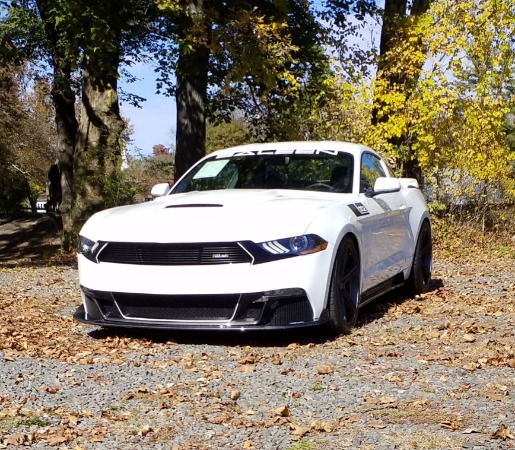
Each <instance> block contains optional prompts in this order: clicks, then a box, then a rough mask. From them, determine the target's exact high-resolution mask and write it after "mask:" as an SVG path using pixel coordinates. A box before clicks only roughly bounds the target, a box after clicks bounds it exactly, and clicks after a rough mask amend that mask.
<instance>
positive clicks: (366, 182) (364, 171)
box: [359, 153, 386, 192]
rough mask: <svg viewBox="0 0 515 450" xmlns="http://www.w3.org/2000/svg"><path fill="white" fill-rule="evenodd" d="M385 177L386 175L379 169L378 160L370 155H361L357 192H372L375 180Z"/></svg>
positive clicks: (379, 163)
mask: <svg viewBox="0 0 515 450" xmlns="http://www.w3.org/2000/svg"><path fill="white" fill-rule="evenodd" d="M385 176H386V174H385V173H384V170H383V168H382V167H381V162H380V160H379V158H378V157H376V156H375V155H372V154H371V153H363V155H362V157H361V171H360V186H359V192H365V191H368V190H371V191H372V190H373V189H374V183H375V181H376V179H377V178H379V177H385Z"/></svg>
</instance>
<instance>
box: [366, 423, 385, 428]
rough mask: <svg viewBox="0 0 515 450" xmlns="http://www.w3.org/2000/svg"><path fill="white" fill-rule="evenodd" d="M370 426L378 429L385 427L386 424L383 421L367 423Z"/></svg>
mask: <svg viewBox="0 0 515 450" xmlns="http://www.w3.org/2000/svg"><path fill="white" fill-rule="evenodd" d="M367 427H368V428H377V429H383V428H386V425H384V424H382V423H367Z"/></svg>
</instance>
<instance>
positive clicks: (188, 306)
mask: <svg viewBox="0 0 515 450" xmlns="http://www.w3.org/2000/svg"><path fill="white" fill-rule="evenodd" d="M113 296H114V300H115V302H116V305H117V306H118V308H119V309H120V311H121V313H122V314H123V315H124V316H125V317H127V318H143V319H147V320H199V321H201V320H230V319H231V317H232V316H233V314H234V310H235V309H236V305H237V304H238V300H239V298H240V296H239V295H236V294H235V295H220V296H215V295H211V296H209V297H208V296H204V295H188V296H178V295H174V296H163V295H155V296H154V295H145V296H141V295H137V294H120V293H116V294H113Z"/></svg>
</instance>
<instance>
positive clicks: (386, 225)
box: [359, 152, 412, 290]
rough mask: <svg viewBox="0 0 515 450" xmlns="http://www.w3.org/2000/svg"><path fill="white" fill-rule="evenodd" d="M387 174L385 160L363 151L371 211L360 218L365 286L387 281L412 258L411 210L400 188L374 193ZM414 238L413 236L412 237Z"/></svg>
mask: <svg viewBox="0 0 515 450" xmlns="http://www.w3.org/2000/svg"><path fill="white" fill-rule="evenodd" d="M385 176H387V173H386V169H385V168H384V167H383V165H382V164H381V160H380V159H379V158H378V157H377V156H376V155H374V154H372V153H367V152H365V153H363V154H362V157H361V165H360V179H359V182H360V199H361V203H362V204H363V205H364V207H365V208H366V210H367V211H368V213H369V214H367V215H364V216H363V217H362V218H361V220H360V222H361V224H362V227H363V228H362V231H363V234H362V236H363V240H362V241H363V271H364V279H363V289H364V290H367V289H369V288H371V287H372V286H376V285H377V284H379V283H381V282H384V281H386V280H388V279H390V278H392V277H394V276H395V275H397V274H398V273H399V272H400V271H401V270H402V269H403V268H404V265H405V261H406V260H407V258H408V255H407V252H406V249H407V248H409V241H410V236H409V229H410V228H409V210H408V209H407V208H406V206H405V205H403V204H402V196H401V195H400V193H399V192H389V193H383V194H379V195H374V196H372V197H370V196H367V195H366V194H367V192H372V191H373V189H374V183H375V180H376V179H377V178H378V177H385ZM411 239H412V237H411Z"/></svg>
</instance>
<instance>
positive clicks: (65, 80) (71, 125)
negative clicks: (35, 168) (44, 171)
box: [52, 62, 79, 251]
mask: <svg viewBox="0 0 515 450" xmlns="http://www.w3.org/2000/svg"><path fill="white" fill-rule="evenodd" d="M70 72H71V70H70V69H69V68H63V67H60V64H58V63H56V62H54V83H53V87H52V99H53V102H54V107H55V123H56V129H57V148H58V150H59V156H58V158H59V170H60V172H61V189H62V200H61V204H60V206H59V210H60V212H61V217H62V221H63V248H64V250H66V251H70V250H72V247H73V244H74V243H75V240H76V237H75V234H76V232H77V231H78V230H76V229H75V227H74V219H73V215H72V211H73V209H74V203H75V191H74V162H75V148H76V139H77V131H78V129H79V124H78V122H77V118H76V116H75V92H74V91H73V89H72V87H71V83H70Z"/></svg>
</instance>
